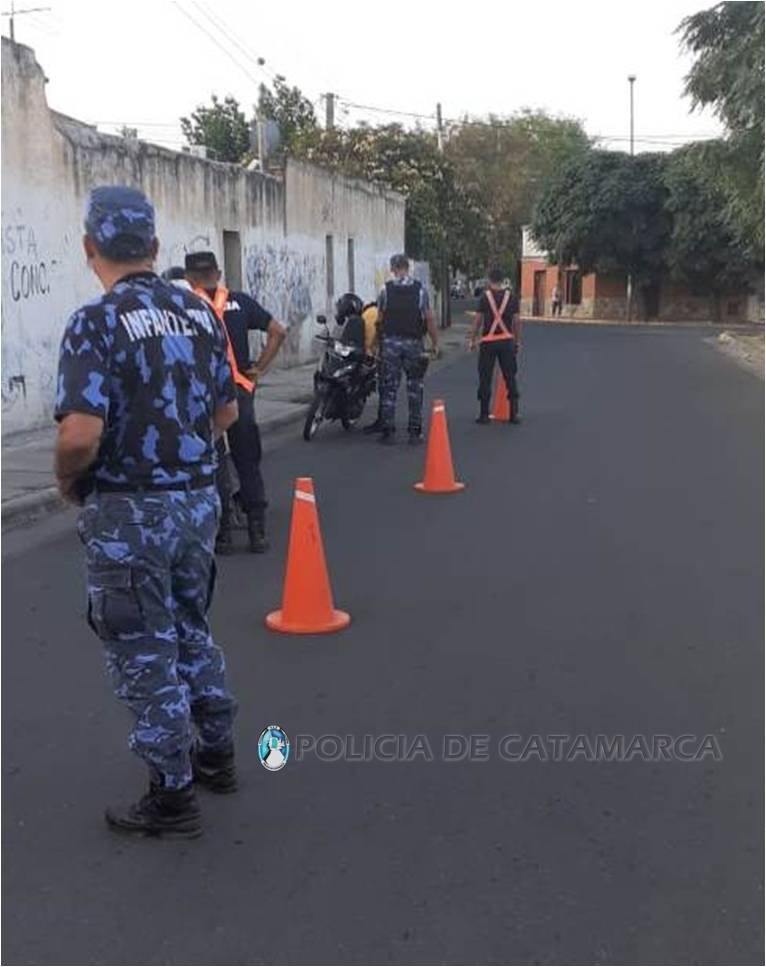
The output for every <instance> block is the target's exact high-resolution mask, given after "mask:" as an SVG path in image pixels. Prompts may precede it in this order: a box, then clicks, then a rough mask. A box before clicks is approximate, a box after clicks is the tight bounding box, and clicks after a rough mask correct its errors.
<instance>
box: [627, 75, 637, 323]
mask: <svg viewBox="0 0 766 967" xmlns="http://www.w3.org/2000/svg"><path fill="white" fill-rule="evenodd" d="M628 83H629V84H630V156H631V158H632V157H633V150H634V143H633V85H634V84H635V83H636V75H635V74H628ZM625 294H626V300H625V301H626V306H625V309H626V314H627V317H628V322H632V320H633V276H632V275H631V273H630V272H629V273H628V284H627V291H626V293H625Z"/></svg>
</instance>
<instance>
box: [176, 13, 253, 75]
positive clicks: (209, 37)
mask: <svg viewBox="0 0 766 967" xmlns="http://www.w3.org/2000/svg"><path fill="white" fill-rule="evenodd" d="M174 6H175V8H176V10H178V12H179V13H181V14H183V16H184V17H186V19H187V20H189V21H190V22H191V23H192V24H194V26H195V27H196V28H197V30H199V31H200V33H202V34H203V35H204V36H205V38H206V39H207V40H209V41H210V42H211V43H213V44H215V46H216V47H217V48H218V49H219V50H220V51H221V52H222V53H224V54H225V55H226V59H227V60H229V61H231V63H232V64H235V65H236V66H237V67H239V69H240V70H241V71H242V73H243V74H245V75H246V76H247V78H248V79H249V80H250V81H251V83H253V84H255V85H256V87H257V86H258V85H259V84H260V81H259V80H258V79H257V78H256V77H255V76H254V75H253V74H251V73H250V71H249V70H248V69H247V67H245V66H244V65H243V64H242V63H240V61H238V60H237V58H236V57H234V56H233V55H232V53H231V51H230V50H227V49H226V48H225V47H224V46H223V44H222V43H221V42H220V41H219V40H218V38H217V37H215V36H213V34H211V33H210V31H209V30H208V29H207V28H206V27H205V26H204V24H201V23H200V22H199V21H198V20H195V18H194V17H193V16H192V15H191V13H190V12H189V11H188V10H187V9H186V8H185V7H184V6H182V4H181V3H179V2H178V0H176V2H175V3H174Z"/></svg>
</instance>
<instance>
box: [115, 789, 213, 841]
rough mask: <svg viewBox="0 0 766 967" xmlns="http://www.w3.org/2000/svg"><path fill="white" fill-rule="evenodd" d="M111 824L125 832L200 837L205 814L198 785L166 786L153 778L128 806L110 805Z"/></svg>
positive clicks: (189, 837) (180, 837)
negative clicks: (199, 799)
mask: <svg viewBox="0 0 766 967" xmlns="http://www.w3.org/2000/svg"><path fill="white" fill-rule="evenodd" d="M105 816H106V821H107V824H108V825H109V826H110V827H111V828H112V829H114V830H116V831H119V832H122V833H136V834H138V835H140V836H162V837H165V838H173V839H196V837H197V836H201V835H202V818H201V816H200V811H199V804H198V803H197V795H196V793H195V791H194V786H193V785H192V784H191V783H189V785H188V786H184V787H183V789H165V788H164V787H163V786H162V785H160V783H159V782H158V781H156V780H152V782H151V784H150V786H149V792H147V793H146V795H145V796H142V797H141V799H139V801H138V802H137V803H133V805H132V806H128V807H127V808H126V809H113V808H111V807H110V808H108V809H107V810H106V813H105Z"/></svg>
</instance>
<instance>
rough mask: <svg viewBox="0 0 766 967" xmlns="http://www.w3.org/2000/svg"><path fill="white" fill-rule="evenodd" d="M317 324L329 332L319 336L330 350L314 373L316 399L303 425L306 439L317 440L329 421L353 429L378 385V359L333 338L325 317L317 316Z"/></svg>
mask: <svg viewBox="0 0 766 967" xmlns="http://www.w3.org/2000/svg"><path fill="white" fill-rule="evenodd" d="M317 322H318V323H319V325H320V326H324V327H325V329H326V330H327V331H326V332H325V333H320V334H319V335H318V336H315V338H316V339H318V340H319V341H320V342H323V343H325V345H326V349H325V351H324V354H323V355H322V359H321V360H320V363H319V366H318V368H317V371H316V372H315V373H314V398H313V399H312V401H311V404H310V405H309V408H308V411H307V413H306V420H305V423H304V425H303V439H304V440H313V439H314V436H315V435H316V432H317V430H318V429H319V427H320V425H321V424H322V423H323V422H325V421H326V420H340V422H341V425H342V426H343V429H344V430H350V429H352V427H353V426H354V425H355V424H356V422H357V421H358V420H359V418H360V417H361V415H362V411H363V410H364V405H365V403H366V402H367V397H368V396H370V395H371V394H372V393H374V392H375V389H376V385H377V362H376V360H375V359H374V358H373V357H372V356H368V355H367V354H366V353H365V351H364V349H363V348H362V347H360V346H355V345H347V344H345V343H344V342H343V341H342V340H340V339H336V338H335V337H334V336H331V335H330V332H329V329H328V328H327V318H326V317H325V316H317Z"/></svg>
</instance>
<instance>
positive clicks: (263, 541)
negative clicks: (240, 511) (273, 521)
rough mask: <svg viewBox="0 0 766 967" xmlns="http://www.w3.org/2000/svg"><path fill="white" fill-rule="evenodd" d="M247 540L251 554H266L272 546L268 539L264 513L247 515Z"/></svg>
mask: <svg viewBox="0 0 766 967" xmlns="http://www.w3.org/2000/svg"><path fill="white" fill-rule="evenodd" d="M247 539H248V542H249V547H250V553H251V554H264V553H265V552H266V551H268V549H269V547H270V546H271V545H270V544H269V542H268V539H267V538H266V524H265V521H264V517H263V514H262V513H253V512H252V511H251V512H250V513H249V514H248V515H247Z"/></svg>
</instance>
